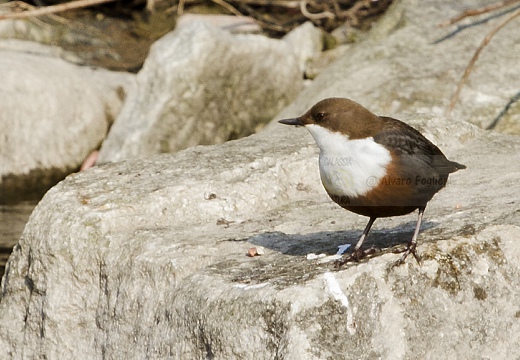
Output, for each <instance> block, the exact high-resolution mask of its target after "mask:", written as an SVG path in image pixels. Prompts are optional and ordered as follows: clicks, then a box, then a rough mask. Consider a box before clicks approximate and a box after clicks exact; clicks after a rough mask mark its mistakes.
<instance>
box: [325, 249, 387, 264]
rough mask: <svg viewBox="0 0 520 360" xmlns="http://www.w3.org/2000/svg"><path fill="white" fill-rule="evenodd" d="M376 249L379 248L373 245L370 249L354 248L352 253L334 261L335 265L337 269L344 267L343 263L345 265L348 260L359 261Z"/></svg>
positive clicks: (373, 252)
mask: <svg viewBox="0 0 520 360" xmlns="http://www.w3.org/2000/svg"><path fill="white" fill-rule="evenodd" d="M376 251H377V250H376V249H375V248H373V247H372V248H370V249H366V250H361V249H357V250H354V251H353V252H352V254H350V255H348V256H346V257H343V258H341V259H338V260H336V261H335V262H334V267H335V268H336V269H339V268H340V267H342V266H343V265H345V264H346V263H348V262H359V261H361V260H362V259H364V258H366V257H367V256H370V255H373V254H375V253H376Z"/></svg>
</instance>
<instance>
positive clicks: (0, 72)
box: [0, 41, 133, 201]
mask: <svg viewBox="0 0 520 360" xmlns="http://www.w3.org/2000/svg"><path fill="white" fill-rule="evenodd" d="M14 43H17V44H20V43H22V42H12V41H11V42H9V44H10V45H13V44H14ZM24 44H25V46H24V47H23V49H24V50H20V48H19V47H18V50H12V49H13V47H12V46H11V47H7V46H0V78H1V79H2V81H1V82H0V94H2V95H1V98H2V111H0V125H1V127H2V135H1V136H0V201H4V200H5V199H6V198H7V197H9V196H11V195H13V196H15V195H16V192H17V191H20V189H24V191H25V192H30V191H31V190H33V191H35V190H41V189H45V188H46V187H47V188H48V187H49V186H51V185H52V184H55V183H56V181H57V180H56V179H62V178H63V177H65V176H66V175H67V174H69V173H70V172H71V171H72V170H74V169H77V168H78V167H79V165H80V164H81V162H82V161H83V159H84V158H85V157H86V156H87V155H88V154H89V152H90V151H92V150H93V149H95V148H96V147H97V146H99V144H100V143H101V141H102V139H103V138H104V137H105V135H106V133H107V131H108V128H109V126H110V123H111V122H112V121H113V119H114V117H115V116H116V114H117V112H118V111H119V108H120V107H121V105H122V102H123V100H124V94H125V91H126V90H125V89H128V88H129V86H131V83H132V77H133V76H132V75H129V74H123V73H114V72H109V71H104V70H93V69H90V68H82V67H79V66H76V65H72V64H70V63H67V62H66V61H64V60H62V59H59V58H56V57H54V56H53V55H52V54H51V50H49V51H47V50H46V47H45V46H43V45H39V44H33V46H32V47H30V46H27V43H24ZM30 49H32V50H30ZM38 174H40V176H38ZM35 178H36V179H37V180H35Z"/></svg>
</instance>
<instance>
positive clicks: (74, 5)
mask: <svg viewBox="0 0 520 360" xmlns="http://www.w3.org/2000/svg"><path fill="white" fill-rule="evenodd" d="M113 1H117V0H77V1H72V2H68V3H65V4H59V5H51V6H45V7H42V8H34V9H32V10H26V11H20V12H12V13H8V14H0V20H4V19H24V18H28V17H32V16H40V15H47V14H55V13H58V12H63V11H67V10H72V9H79V8H84V7H88V6H92V5H98V4H103V3H107V2H113Z"/></svg>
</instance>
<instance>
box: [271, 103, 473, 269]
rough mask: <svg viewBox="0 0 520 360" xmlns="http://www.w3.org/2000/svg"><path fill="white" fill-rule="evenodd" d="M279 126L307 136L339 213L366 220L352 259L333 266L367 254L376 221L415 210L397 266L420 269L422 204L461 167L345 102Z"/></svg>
mask: <svg viewBox="0 0 520 360" xmlns="http://www.w3.org/2000/svg"><path fill="white" fill-rule="evenodd" d="M279 123H281V124H284V125H292V126H304V127H305V128H306V129H307V130H308V131H309V132H310V134H311V135H312V137H313V138H314V140H315V142H316V144H317V146H318V148H319V150H320V154H319V170H320V178H321V182H322V184H323V187H324V188H325V190H326V192H327V194H328V195H329V196H330V198H331V199H332V200H333V201H334V202H335V203H337V204H338V205H339V206H341V207H342V208H344V209H346V210H349V211H351V212H354V213H356V214H359V215H363V216H367V217H368V218H369V220H368V223H367V225H366V227H365V229H364V230H363V233H362V235H361V237H360V238H359V240H358V242H357V243H356V245H355V246H354V249H353V251H352V254H350V255H349V256H346V257H343V258H342V259H341V260H338V261H337V262H336V266H342V265H343V264H345V263H347V262H349V261H360V260H361V259H362V258H364V257H366V256H367V255H369V254H371V253H372V252H373V251H371V250H370V249H369V250H365V251H363V250H362V245H363V242H364V241H365V239H366V237H367V236H368V233H369V232H370V229H371V227H372V225H373V224H374V222H375V220H376V219H378V218H384V217H392V216H402V215H406V214H409V213H412V212H414V211H415V210H418V217H417V223H416V226H415V231H414V233H413V236H412V238H411V240H410V241H409V242H408V243H407V245H406V247H405V248H404V249H402V250H401V251H400V252H401V253H402V256H401V258H400V260H399V261H398V263H400V264H402V263H404V262H405V259H406V258H407V256H408V255H410V254H412V255H413V256H414V257H415V259H416V261H417V262H418V263H421V261H420V258H419V256H418V255H417V253H416V248H417V238H418V235H419V231H420V227H421V222H422V219H423V214H424V211H425V208H426V204H427V203H428V202H429V201H430V200H431V199H432V197H433V196H434V195H435V194H436V193H437V192H438V191H439V190H441V189H442V188H444V187H445V186H446V183H447V181H448V176H449V174H451V173H453V172H456V171H457V170H461V169H465V168H466V166H465V165H462V164H459V163H457V162H454V161H450V160H448V159H447V158H446V156H445V155H444V154H443V153H442V151H441V150H440V149H439V148H438V147H437V146H436V145H434V144H433V143H432V142H431V141H429V140H428V139H427V138H425V137H424V136H423V135H422V134H421V133H420V132H419V131H417V130H416V129H414V128H413V127H411V126H410V125H408V124H406V123H404V122H402V121H400V120H397V119H394V118H391V117H387V116H378V115H376V114H374V113H372V112H371V111H370V110H368V109H366V108H365V107H363V106H362V105H360V104H359V103H357V102H355V101H353V100H350V99H346V98H327V99H324V100H321V101H319V102H318V103H316V104H315V105H314V106H312V107H311V109H310V110H308V111H307V112H306V113H305V114H303V115H302V116H300V117H297V118H290V119H283V120H279Z"/></svg>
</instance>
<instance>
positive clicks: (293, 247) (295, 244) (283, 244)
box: [248, 221, 438, 256]
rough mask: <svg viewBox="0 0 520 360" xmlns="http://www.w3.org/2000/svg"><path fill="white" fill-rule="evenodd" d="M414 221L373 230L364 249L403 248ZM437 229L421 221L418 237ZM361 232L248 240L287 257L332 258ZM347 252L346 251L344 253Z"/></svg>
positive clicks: (265, 235)
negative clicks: (321, 256)
mask: <svg viewBox="0 0 520 360" xmlns="http://www.w3.org/2000/svg"><path fill="white" fill-rule="evenodd" d="M415 225H416V222H415V221H409V222H407V223H404V224H399V225H396V226H394V227H391V228H382V229H377V230H376V229H372V230H371V231H370V233H369V234H368V237H367V238H366V239H365V242H364V244H363V248H364V249H369V248H371V247H373V248H375V249H387V248H392V247H395V246H398V245H403V246H404V245H406V244H407V243H408V242H409V241H410V239H411V238H412V235H413V232H414V230H415ZM437 226H438V223H436V222H431V221H424V222H423V223H422V225H421V232H420V233H419V243H421V238H423V236H421V234H423V233H426V232H427V231H428V230H430V229H433V228H435V227H437ZM361 234H362V229H361V230H344V231H320V232H316V233H309V234H285V233H282V232H266V233H263V234H259V235H255V236H253V237H251V238H249V239H248V242H250V243H251V244H253V245H256V246H262V247H264V248H267V249H271V250H273V251H277V252H280V253H282V254H284V255H290V256H305V255H307V254H311V253H315V254H327V255H333V254H336V253H337V252H338V247H339V246H340V245H345V244H351V245H352V247H351V248H353V247H354V245H355V244H356V243H357V241H358V240H359V238H360V237H361ZM348 252H349V250H347V253H348Z"/></svg>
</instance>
